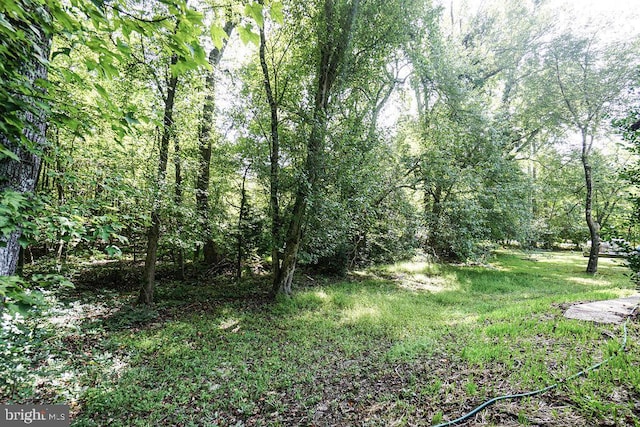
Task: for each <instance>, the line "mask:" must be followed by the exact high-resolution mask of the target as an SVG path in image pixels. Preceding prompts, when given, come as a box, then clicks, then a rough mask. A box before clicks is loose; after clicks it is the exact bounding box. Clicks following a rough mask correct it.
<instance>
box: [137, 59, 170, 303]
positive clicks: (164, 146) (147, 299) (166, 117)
mask: <svg viewBox="0 0 640 427" xmlns="http://www.w3.org/2000/svg"><path fill="white" fill-rule="evenodd" d="M177 63H178V56H177V55H175V54H174V55H173V56H172V57H171V65H175V64H177ZM177 85H178V77H177V76H175V75H172V76H171V77H170V78H169V80H168V81H167V94H166V97H165V99H164V114H163V118H162V138H161V140H160V158H159V161H158V175H157V183H156V185H157V189H156V191H155V197H154V200H153V208H152V212H151V226H150V227H149V229H148V230H147V256H146V258H145V261H144V277H143V279H144V282H143V284H142V287H141V288H140V294H139V295H138V303H139V304H145V305H150V304H153V291H154V289H155V276H156V260H157V257H158V240H159V239H160V200H159V199H160V197H161V193H162V190H163V188H164V186H165V185H164V184H165V179H166V175H167V162H168V158H169V141H170V139H171V134H172V132H173V105H174V101H175V95H176V86H177Z"/></svg>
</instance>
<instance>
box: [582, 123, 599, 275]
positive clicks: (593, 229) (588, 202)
mask: <svg viewBox="0 0 640 427" xmlns="http://www.w3.org/2000/svg"><path fill="white" fill-rule="evenodd" d="M589 145H590V144H589ZM589 145H588V144H587V134H586V130H584V129H583V130H582V157H581V160H582V166H583V168H584V180H585V184H586V188H587V191H586V195H585V202H584V214H585V219H586V221H587V227H589V236H590V238H591V248H590V249H589V263H588V264H587V273H591V274H595V273H597V272H598V256H599V254H600V224H598V222H597V221H596V220H595V219H594V218H593V215H592V206H593V177H592V174H591V165H590V164H589Z"/></svg>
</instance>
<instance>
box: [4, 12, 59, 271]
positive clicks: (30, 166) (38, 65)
mask: <svg viewBox="0 0 640 427" xmlns="http://www.w3.org/2000/svg"><path fill="white" fill-rule="evenodd" d="M43 13H44V12H43ZM10 21H11V23H12V24H14V25H15V26H16V27H17V28H21V29H22V28H24V31H25V35H26V37H25V38H26V40H27V43H30V45H29V46H28V50H29V51H31V53H32V54H33V57H32V58H31V60H30V61H29V62H27V63H26V64H23V65H22V66H21V69H20V70H19V73H20V74H21V75H22V76H24V77H25V80H26V82H27V83H28V85H29V86H31V87H32V88H33V90H34V92H37V91H38V90H39V89H38V87H37V80H43V81H44V80H46V79H47V66H46V65H45V64H44V63H43V62H42V61H41V60H39V59H37V57H36V52H35V50H36V48H37V49H38V50H40V53H39V54H40V55H41V57H43V58H47V57H48V56H49V49H50V45H51V36H50V34H47V33H46V32H45V31H44V30H43V29H42V28H41V27H40V26H39V24H38V23H37V22H29V23H24V22H19V23H16V22H13V21H12V20H11V19H10ZM27 24H28V27H27ZM6 66H11V64H8V65H7V64H5V67H6ZM34 95H36V93H34ZM21 98H22V100H23V101H24V102H26V104H27V105H28V106H29V107H28V109H25V110H23V111H22V112H20V113H19V114H18V118H19V119H20V120H21V122H22V125H23V126H24V127H23V129H22V134H23V135H24V137H25V138H26V139H27V141H28V144H29V146H30V148H27V147H25V146H24V145H23V144H22V142H19V140H20V136H19V135H4V134H1V133H0V145H2V146H4V147H5V148H7V149H8V150H9V151H11V152H12V153H13V154H15V156H16V157H17V158H18V159H20V160H19V161H17V160H14V159H11V158H4V159H2V160H0V192H1V193H4V192H5V191H16V192H18V193H22V194H25V193H31V192H33V191H34V190H35V188H36V184H37V181H38V175H39V172H40V150H41V149H42V148H43V147H44V145H45V140H46V130H47V117H46V112H45V110H44V109H43V108H41V107H39V106H37V105H36V104H35V102H34V101H33V99H32V98H30V97H27V96H23V97H21ZM21 234H22V231H21V230H20V229H18V230H15V231H14V232H12V233H11V234H10V235H8V236H0V276H10V275H12V274H14V273H15V272H16V267H17V265H18V258H19V254H20V243H19V239H20V236H21Z"/></svg>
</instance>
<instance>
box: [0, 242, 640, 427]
mask: <svg viewBox="0 0 640 427" xmlns="http://www.w3.org/2000/svg"><path fill="white" fill-rule="evenodd" d="M584 265H585V259H584V258H583V257H582V256H581V255H580V254H578V253H570V252H553V253H552V252H528V253H523V252H507V251H503V252H498V253H497V254H496V256H495V257H494V258H493V259H492V260H491V261H490V263H488V264H487V265H475V266H472V265H458V266H452V265H441V264H433V263H429V262H426V261H421V260H419V259H417V260H414V261H412V262H405V263H399V264H395V265H391V266H385V267H377V268H373V269H369V270H366V271H356V272H352V273H351V274H349V276H348V277H347V278H344V279H330V278H319V277H315V276H313V277H312V276H307V275H304V274H303V275H301V276H300V278H299V280H298V283H299V284H300V285H301V286H300V288H299V290H298V291H297V292H296V294H295V296H294V297H292V298H287V299H281V300H278V301H275V302H272V301H270V300H269V299H268V298H267V297H266V295H267V292H268V283H267V280H266V279H265V278H262V277H253V278H248V279H246V280H244V281H243V282H242V283H240V284H236V283H233V282H231V281H230V280H229V279H227V278H224V277H217V278H212V277H199V278H194V279H193V280H189V281H186V282H176V281H173V280H169V279H166V280H162V281H160V283H159V285H158V290H157V292H158V294H157V304H156V306H155V308H154V309H153V310H149V309H138V308H132V306H131V303H132V301H133V300H134V297H135V286H128V285H127V284H126V283H124V284H122V286H119V287H117V288H113V286H111V287H110V288H107V287H100V286H98V287H96V285H95V284H93V285H92V286H78V288H77V289H76V290H75V291H66V293H64V294H63V293H52V294H50V295H49V298H50V299H51V300H52V301H53V302H54V305H53V307H52V308H51V309H49V310H48V311H46V312H44V313H42V315H41V317H40V318H39V319H37V320H36V321H34V320H25V321H24V322H23V323H22V326H20V324H18V325H16V324H15V322H13V323H12V322H9V321H8V320H6V319H5V320H4V328H3V332H2V333H3V339H4V341H3V342H2V343H1V344H0V351H2V352H3V356H4V357H3V358H2V360H3V361H2V362H0V363H3V364H4V366H2V368H3V371H4V372H5V374H3V378H2V381H0V401H2V402H11V403H27V402H38V403H68V404H71V406H72V413H73V425H76V426H103V425H114V426H133V425H139V426H158V425H180V426H190V425H193V426H197V425H255V426H258V425H287V426H288V425H318V426H321V425H345V426H347V425H349V426H350V425H432V424H437V423H439V422H443V421H446V420H450V419H454V418H457V417H458V416H460V415H462V414H464V413H465V412H467V411H469V410H470V409H472V408H473V407H475V406H476V405H478V404H480V403H482V402H483V401H485V400H487V399H488V398H491V397H494V396H497V395H501V394H508V393H514V392H520V391H526V390H532V389H536V388H540V387H543V386H546V385H549V384H551V383H554V382H556V381H557V380H560V379H562V378H565V377H567V376H569V375H572V374H573V373H575V372H577V371H579V370H581V369H583V368H585V367H587V366H589V365H591V364H593V363H596V362H598V361H600V360H603V359H604V358H606V357H608V356H609V355H611V354H613V353H615V352H616V351H617V349H618V348H619V345H620V341H621V338H622V330H621V328H620V327H618V326H612V325H598V324H593V323H589V322H583V321H577V320H569V319H565V318H564V317H563V316H562V313H563V310H564V309H565V308H566V307H567V306H568V305H569V304H570V303H572V302H577V301H591V300H602V299H608V298H617V297H621V296H627V295H630V294H632V293H634V292H635V291H634V289H633V288H632V285H631V284H630V282H629V281H628V278H627V277H625V275H624V273H625V269H624V267H622V266H621V261H620V260H612V259H602V260H601V267H600V272H599V273H598V274H597V275H596V276H589V275H586V274H585V273H584V272H583V270H584ZM10 324H11V325H12V328H13V329H10V328H9V326H10ZM639 339H640V327H639V326H638V323H637V321H635V320H634V321H632V322H630V324H629V327H628V344H627V351H626V352H624V354H621V355H620V356H618V357H616V358H615V359H613V360H612V361H611V362H610V363H608V364H607V365H606V366H604V367H602V368H601V369H599V370H597V371H594V372H592V373H590V374H589V375H587V376H586V377H584V378H579V379H576V380H574V381H571V382H568V383H566V384H562V385H561V386H560V387H558V388H557V389H554V390H552V391H550V392H548V393H546V394H544V395H540V396H535V397H531V398H528V399H525V400H518V401H506V402H501V403H498V404H496V405H494V406H492V407H491V408H489V409H488V410H485V411H483V412H481V413H480V414H478V415H476V416H475V417H473V418H472V419H471V420H470V421H469V423H467V425H507V426H508V425H514V426H515V425H546V426H566V425H594V426H596V425H598V426H599V425H612V426H613V425H640V353H639V352H638V350H639V346H638V341H639Z"/></svg>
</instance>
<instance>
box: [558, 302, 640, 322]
mask: <svg viewBox="0 0 640 427" xmlns="http://www.w3.org/2000/svg"><path fill="white" fill-rule="evenodd" d="M638 304H640V295H634V296H632V297H628V298H618V299H611V300H606V301H595V302H588V303H584V304H574V305H572V306H571V307H569V308H568V309H567V311H565V312H564V317H566V318H568V319H578V320H589V321H591V322H598V323H615V324H620V323H622V322H624V321H625V320H626V319H627V316H629V315H630V314H631V313H632V312H633V310H634V309H635V308H636V307H637V306H638Z"/></svg>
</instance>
